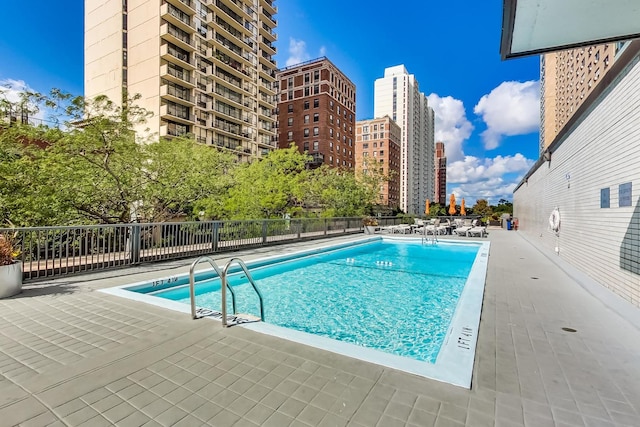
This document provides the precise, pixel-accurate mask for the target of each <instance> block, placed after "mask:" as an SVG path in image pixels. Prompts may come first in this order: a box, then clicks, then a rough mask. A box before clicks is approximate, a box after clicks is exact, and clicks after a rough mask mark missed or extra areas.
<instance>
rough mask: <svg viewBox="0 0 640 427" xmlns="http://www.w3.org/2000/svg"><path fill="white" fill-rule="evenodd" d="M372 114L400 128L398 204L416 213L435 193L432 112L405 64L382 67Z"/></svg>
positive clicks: (419, 211) (409, 211)
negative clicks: (384, 117) (393, 122)
mask: <svg viewBox="0 0 640 427" xmlns="http://www.w3.org/2000/svg"><path fill="white" fill-rule="evenodd" d="M374 115H375V117H382V116H385V115H389V116H390V117H391V118H392V119H393V120H394V121H395V122H396V123H398V125H399V126H400V129H401V130H402V139H401V141H402V143H401V164H400V207H401V209H402V210H403V211H405V212H407V213H410V214H419V213H421V212H422V210H423V207H424V205H425V201H426V200H427V199H430V200H433V197H434V194H435V188H434V186H435V165H434V112H433V109H431V108H430V107H429V105H428V101H427V97H426V96H425V95H424V93H421V92H420V90H419V87H418V81H417V80H416V78H415V76H414V75H413V74H409V73H408V72H407V70H406V68H405V67H404V65H397V66H395V67H390V68H387V69H385V71H384V77H382V78H380V79H377V80H376V82H375V96H374Z"/></svg>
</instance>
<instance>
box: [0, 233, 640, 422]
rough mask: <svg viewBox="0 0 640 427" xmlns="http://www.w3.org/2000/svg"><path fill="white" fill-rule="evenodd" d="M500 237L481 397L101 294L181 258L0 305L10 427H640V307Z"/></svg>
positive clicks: (514, 236)
mask: <svg viewBox="0 0 640 427" xmlns="http://www.w3.org/2000/svg"><path fill="white" fill-rule="evenodd" d="M490 231H491V232H490V235H489V239H490V240H491V253H490V261H489V270H488V273H487V284H486V289H485V296H484V305H483V311H482V319H481V322H480V331H479V337H478V345H477V351H476V360H475V368H474V373H473V385H472V388H471V390H466V389H463V388H459V387H455V386H452V385H449V384H445V383H441V382H438V381H434V380H429V379H425V378H421V377H417V376H414V375H411V374H408V373H404V372H400V371H396V370H393V369H390V368H385V367H381V366H378V365H374V364H370V363H366V362H362V361H359V360H356V359H352V358H348V357H345V356H341V355H337V354H334V353H330V352H327V351H324V350H320V349H316V348H312V347H308V346H305V345H301V344H297V343H293V342H289V341H286V340H282V339H279V338H275V337H271V336H266V335H262V334H259V333H256V332H253V331H250V330H247V329H244V328H241V327H233V328H228V329H223V328H222V327H221V325H220V323H219V322H216V321H212V320H198V321H193V320H191V319H190V318H189V316H188V315H185V314H183V313H177V312H174V311H170V310H167V309H163V308H160V307H155V306H151V305H147V304H144V303H140V302H135V301H131V300H126V299H123V298H118V297H115V296H112V295H106V294H103V293H101V292H97V290H98V289H100V288H104V287H111V286H116V285H120V284H125V283H132V282H137V281H142V280H148V279H151V278H157V277H165V276H168V275H171V274H174V273H176V272H180V273H181V272H185V271H187V270H188V265H189V262H188V261H175V262H170V263H163V264H156V265H146V266H142V267H136V268H128V269H126V270H117V271H111V272H102V273H95V274H91V275H82V276H72V277H67V278H61V279H56V280H51V281H48V282H45V283H37V284H32V285H29V286H26V287H25V290H24V292H23V293H22V294H21V295H19V296H17V297H14V298H11V299H5V300H0V425H3V426H4V425H6V426H13V425H21V426H101V425H118V426H142V425H145V426H170V425H176V426H190V425H193V426H201V425H214V426H278V427H279V426H289V425H291V426H347V425H348V426H385V427H386V426H416V427H417V426H420V427H422V426H492V425H499V426H518V425H526V426H546V425H549V426H553V425H557V426H608V425H611V426H638V425H640V320H639V319H640V310H638V309H637V308H635V307H631V306H630V305H628V304H626V303H623V302H622V303H621V302H620V301H619V300H618V299H617V297H615V296H613V295H611V294H608V293H605V295H604V300H606V301H604V302H603V300H601V299H599V298H596V297H595V296H594V295H600V294H602V292H601V290H599V289H598V288H592V286H593V284H590V283H588V280H587V279H584V278H583V277H579V275H578V276H577V277H578V278H579V280H580V281H578V280H576V279H575V278H574V277H572V276H570V275H568V274H567V272H566V271H569V272H570V271H571V269H570V268H569V267H567V266H566V265H563V264H562V263H560V264H556V263H554V262H552V261H551V260H550V259H552V258H553V255H548V254H545V253H543V252H541V251H539V250H538V249H537V248H536V246H535V245H534V244H533V243H531V242H529V241H528V240H526V239H525V238H523V236H522V235H521V234H520V233H519V232H513V231H504V230H499V229H495V230H490ZM348 239H350V238H336V239H332V240H340V241H342V240H348ZM326 243H327V241H326V240H321V241H316V242H306V243H303V244H296V245H290V246H279V247H273V248H263V249H259V250H254V251H244V252H240V253H234V254H233V256H236V255H239V256H241V257H243V258H245V259H251V258H252V257H262V256H265V255H266V254H274V253H282V252H287V251H293V250H297V249H300V248H301V247H312V246H314V245H325V244H326ZM226 256H230V254H227V255H226ZM224 257H225V256H223V257H218V260H220V261H221V262H222V261H223V260H224ZM625 304H626V305H625ZM617 307H623V311H624V314H625V317H623V316H621V315H620V314H619V312H620V310H619V309H618V308H617ZM562 328H571V329H573V330H576V332H569V331H566V330H563V329H562Z"/></svg>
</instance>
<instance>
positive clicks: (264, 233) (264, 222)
mask: <svg viewBox="0 0 640 427" xmlns="http://www.w3.org/2000/svg"><path fill="white" fill-rule="evenodd" d="M262 244H263V245H265V244H267V220H264V219H263V220H262Z"/></svg>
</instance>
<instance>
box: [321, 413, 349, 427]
mask: <svg viewBox="0 0 640 427" xmlns="http://www.w3.org/2000/svg"><path fill="white" fill-rule="evenodd" d="M348 423H349V420H348V419H346V418H342V417H340V416H338V415H335V414H327V415H326V416H325V417H324V418H323V419H322V421H320V424H318V427H344V426H346V425H347V424H348Z"/></svg>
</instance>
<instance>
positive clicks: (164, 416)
mask: <svg viewBox="0 0 640 427" xmlns="http://www.w3.org/2000/svg"><path fill="white" fill-rule="evenodd" d="M187 415H189V414H188V413H187V412H185V411H183V410H182V409H180V408H177V407H175V406H171V407H169V409H167V410H166V411H164V412H163V413H161V414H160V415H158V416H156V417H154V419H155V420H156V421H157V422H159V423H160V424H162V425H163V426H165V427H168V426H173V425H175V424H176V423H177V422H178V421H180V420H181V419H183V418H184V417H186V416H187Z"/></svg>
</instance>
